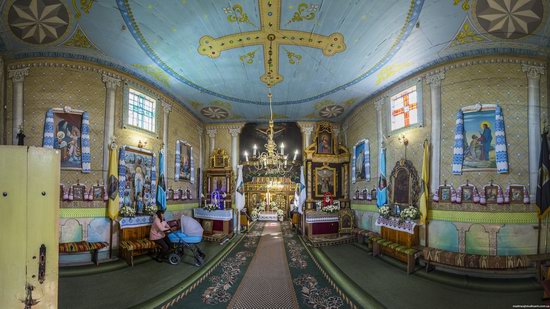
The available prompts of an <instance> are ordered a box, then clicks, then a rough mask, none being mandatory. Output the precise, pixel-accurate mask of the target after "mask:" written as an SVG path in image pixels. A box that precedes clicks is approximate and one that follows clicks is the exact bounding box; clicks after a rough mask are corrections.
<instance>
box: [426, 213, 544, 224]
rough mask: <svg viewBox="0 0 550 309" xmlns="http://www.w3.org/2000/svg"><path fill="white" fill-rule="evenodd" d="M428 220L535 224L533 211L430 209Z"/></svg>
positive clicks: (536, 221) (535, 218)
mask: <svg viewBox="0 0 550 309" xmlns="http://www.w3.org/2000/svg"><path fill="white" fill-rule="evenodd" d="M428 218H429V219H430V220H437V221H451V222H465V223H484V224H537V223H538V219H537V214H536V213H535V212H474V211H471V212H464V211H446V210H430V211H429V217H428Z"/></svg>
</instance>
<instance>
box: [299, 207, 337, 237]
mask: <svg viewBox="0 0 550 309" xmlns="http://www.w3.org/2000/svg"><path fill="white" fill-rule="evenodd" d="M305 221H306V232H307V236H308V237H309V238H313V237H322V236H336V235H338V213H337V212H336V213H332V214H330V213H326V212H324V211H315V210H309V211H306V218H305Z"/></svg>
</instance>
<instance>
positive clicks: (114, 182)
mask: <svg viewBox="0 0 550 309" xmlns="http://www.w3.org/2000/svg"><path fill="white" fill-rule="evenodd" d="M107 175H108V176H107V185H108V186H107V190H108V191H107V194H108V197H109V199H108V200H107V214H108V215H109V218H111V220H112V221H114V220H115V219H116V218H117V217H118V211H119V208H120V204H119V203H120V202H119V194H118V167H117V158H116V147H114V149H113V148H112V147H111V149H110V150H109V172H108V174H107Z"/></svg>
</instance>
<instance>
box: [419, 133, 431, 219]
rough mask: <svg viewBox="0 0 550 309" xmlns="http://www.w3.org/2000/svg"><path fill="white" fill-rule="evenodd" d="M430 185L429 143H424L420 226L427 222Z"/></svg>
mask: <svg viewBox="0 0 550 309" xmlns="http://www.w3.org/2000/svg"><path fill="white" fill-rule="evenodd" d="M429 183H430V143H429V142H428V141H427V140H425V141H424V154H423V159H422V195H420V224H426V223H427V222H428V203H429V196H430V191H429V186H428V184H429Z"/></svg>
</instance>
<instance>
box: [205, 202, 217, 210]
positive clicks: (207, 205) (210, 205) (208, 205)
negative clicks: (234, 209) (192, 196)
mask: <svg viewBox="0 0 550 309" xmlns="http://www.w3.org/2000/svg"><path fill="white" fill-rule="evenodd" d="M203 208H204V210H206V211H214V210H217V209H218V205H216V204H206V205H204V207H203Z"/></svg>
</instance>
